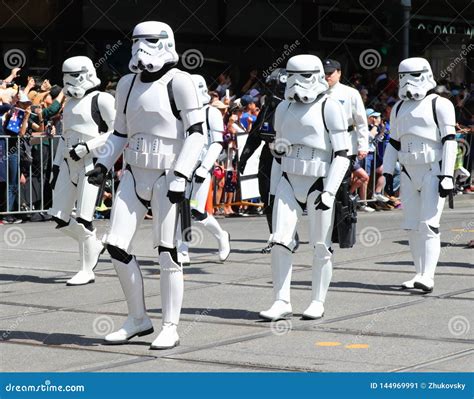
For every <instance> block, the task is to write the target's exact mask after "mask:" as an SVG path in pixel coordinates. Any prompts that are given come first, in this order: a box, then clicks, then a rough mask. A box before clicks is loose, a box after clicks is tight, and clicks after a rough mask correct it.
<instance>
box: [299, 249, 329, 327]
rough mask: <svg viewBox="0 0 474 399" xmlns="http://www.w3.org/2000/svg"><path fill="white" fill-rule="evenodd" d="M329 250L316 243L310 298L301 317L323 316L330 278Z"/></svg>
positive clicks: (316, 317) (314, 317)
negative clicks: (309, 302)
mask: <svg viewBox="0 0 474 399" xmlns="http://www.w3.org/2000/svg"><path fill="white" fill-rule="evenodd" d="M331 256H332V254H331V251H330V250H329V249H328V248H327V247H326V246H325V245H324V244H323V243H316V245H315V250H314V257H313V270H312V273H313V278H312V287H311V293H312V300H311V304H310V305H309V306H308V308H307V309H306V310H305V311H304V312H303V319H320V318H321V317H323V316H324V301H325V299H326V294H327V292H328V289H329V284H330V283H331V278H332V261H331Z"/></svg>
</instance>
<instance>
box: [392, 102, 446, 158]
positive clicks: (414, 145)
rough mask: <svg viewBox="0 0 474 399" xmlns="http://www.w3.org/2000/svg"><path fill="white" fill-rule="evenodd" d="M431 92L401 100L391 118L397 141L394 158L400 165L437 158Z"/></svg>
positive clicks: (439, 149)
mask: <svg viewBox="0 0 474 399" xmlns="http://www.w3.org/2000/svg"><path fill="white" fill-rule="evenodd" d="M432 99H433V96H428V97H426V98H424V99H423V100H421V101H414V100H410V101H404V102H403V103H402V105H401V107H400V109H399V111H398V115H397V117H396V121H395V136H394V137H396V138H397V139H398V140H399V141H400V145H401V148H400V152H399V153H398V159H399V161H400V163H401V164H402V165H422V164H429V163H433V162H438V161H439V160H440V159H441V157H442V144H441V139H440V136H439V132H438V127H437V126H436V122H435V121H434V115H433V109H432Z"/></svg>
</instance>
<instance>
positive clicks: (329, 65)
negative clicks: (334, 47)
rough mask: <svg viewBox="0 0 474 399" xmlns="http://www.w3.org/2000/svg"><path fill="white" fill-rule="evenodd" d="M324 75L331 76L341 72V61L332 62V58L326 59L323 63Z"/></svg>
mask: <svg viewBox="0 0 474 399" xmlns="http://www.w3.org/2000/svg"><path fill="white" fill-rule="evenodd" d="M323 67H324V73H325V74H330V73H333V72H334V71H335V70H339V71H340V70H341V64H340V62H339V61H336V60H332V59H330V58H328V59H325V60H324V61H323Z"/></svg>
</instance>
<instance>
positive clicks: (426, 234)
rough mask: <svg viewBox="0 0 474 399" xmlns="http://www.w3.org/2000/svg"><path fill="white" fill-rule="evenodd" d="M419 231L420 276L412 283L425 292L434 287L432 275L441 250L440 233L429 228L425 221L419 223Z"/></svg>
mask: <svg viewBox="0 0 474 399" xmlns="http://www.w3.org/2000/svg"><path fill="white" fill-rule="evenodd" d="M420 232H422V234H423V235H422V236H421V237H420V238H421V244H422V251H423V252H422V258H421V260H422V264H421V272H422V274H421V278H420V279H419V280H417V281H415V283H414V287H415V288H418V289H421V290H423V291H425V292H431V291H433V288H434V275H435V270H436V265H437V263H438V259H439V254H440V252H441V241H440V235H439V233H437V232H434V231H432V230H431V228H430V227H429V226H428V225H427V224H426V223H420Z"/></svg>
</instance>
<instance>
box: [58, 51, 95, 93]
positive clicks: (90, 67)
mask: <svg viewBox="0 0 474 399" xmlns="http://www.w3.org/2000/svg"><path fill="white" fill-rule="evenodd" d="M63 74H64V75H63V83H64V93H65V94H66V95H67V96H69V97H75V98H82V97H84V94H85V93H86V91H87V90H90V89H92V88H94V87H97V86H99V85H100V79H99V78H98V77H97V74H96V71H95V67H94V64H93V63H92V60H91V59H90V58H88V57H84V56H82V55H79V56H77V57H71V58H68V59H67V60H66V61H64V62H63Z"/></svg>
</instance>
